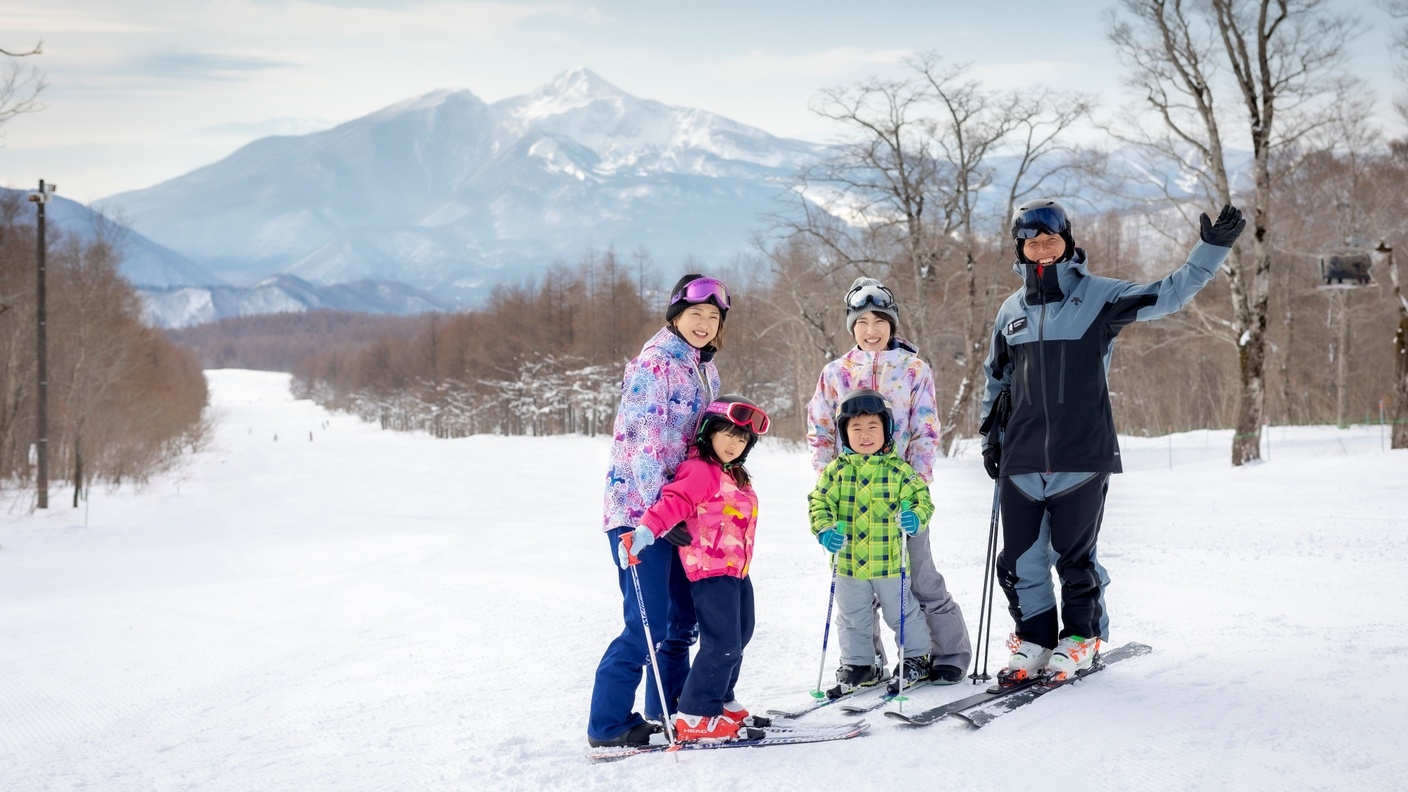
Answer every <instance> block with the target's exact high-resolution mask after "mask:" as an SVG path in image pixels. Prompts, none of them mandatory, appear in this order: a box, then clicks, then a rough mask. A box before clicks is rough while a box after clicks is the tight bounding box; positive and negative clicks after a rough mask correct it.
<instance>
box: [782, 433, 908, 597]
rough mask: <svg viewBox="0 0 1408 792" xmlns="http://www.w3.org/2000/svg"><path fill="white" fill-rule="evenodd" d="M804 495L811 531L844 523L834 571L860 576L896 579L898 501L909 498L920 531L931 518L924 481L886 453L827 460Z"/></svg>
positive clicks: (895, 457)
mask: <svg viewBox="0 0 1408 792" xmlns="http://www.w3.org/2000/svg"><path fill="white" fill-rule="evenodd" d="M807 499H808V501H809V502H810V505H811V520H812V534H813V535H816V534H820V533H821V532H822V531H825V530H826V529H828V528H832V527H834V526H836V525H837V524H838V523H841V524H844V526H845V534H846V546H845V547H842V548H841V552H839V553H837V554H836V572H837V574H840V575H845V576H847V577H853V578H860V579H861V580H870V579H871V578H887V577H899V574H900V539H901V538H902V537H903V536H904V531H903V530H902V529H901V528H900V520H899V514H900V510H901V504H902V503H904V502H905V501H909V503H910V510H911V511H913V512H914V513H915V514H916V515H918V517H919V525H920V530H927V529H928V526H929V518H931V517H933V516H934V503H933V501H931V500H930V499H929V485H927V484H925V483H924V479H922V478H920V477H919V474H918V473H916V472H915V470H914V468H912V467H910V466H909V464H908V463H906V462H905V461H904V460H902V459H900V458H899V457H897V456H895V455H894V454H893V453H891V452H884V453H880V454H871V455H869V456H862V455H861V454H854V453H851V454H842V455H841V456H839V457H837V458H835V459H833V460H831V462H830V463H828V464H827V465H826V468H825V469H824V470H822V471H821V476H820V478H818V479H817V482H816V489H814V490H812V493H811V495H809V496H807Z"/></svg>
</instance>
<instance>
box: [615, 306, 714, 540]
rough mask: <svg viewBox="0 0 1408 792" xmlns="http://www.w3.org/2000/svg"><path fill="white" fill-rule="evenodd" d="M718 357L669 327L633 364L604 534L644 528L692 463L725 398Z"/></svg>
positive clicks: (624, 385) (619, 417)
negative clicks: (701, 434)
mask: <svg viewBox="0 0 1408 792" xmlns="http://www.w3.org/2000/svg"><path fill="white" fill-rule="evenodd" d="M707 349H709V350H710V352H712V349H713V348H712V347H707ZM711 358H712V354H701V353H700V350H698V349H695V348H694V347H692V346H690V345H689V342H687V341H685V340H684V339H683V338H680V337H679V336H677V335H675V334H674V333H673V332H671V331H670V328H668V327H664V328H661V329H660V332H658V333H656V334H655V335H654V336H652V337H651V339H650V340H649V341H647V342H645V348H643V349H641V351H640V354H639V355H636V356H635V358H633V359H632V360H631V362H629V363H627V364H626V371H625V375H624V376H623V377H622V379H621V406H620V408H619V409H617V411H616V423H615V426H614V427H613V428H612V442H611V467H610V469H608V470H607V472H606V495H605V497H604V499H603V500H604V503H603V508H602V526H601V527H602V530H606V531H609V530H611V529H613V528H617V527H627V528H634V527H636V526H637V525H639V524H640V516H641V515H642V514H644V513H645V509H646V507H647V506H649V505H650V504H652V503H654V502H655V501H656V500H658V499H659V497H660V488H661V487H663V486H664V485H665V482H667V481H669V480H670V478H671V477H673V476H674V475H675V469H676V468H678V467H679V465H680V463H681V462H684V459H685V455H686V454H688V453H689V449H690V447H691V445H692V444H693V442H694V431H695V429H697V428H698V427H699V416H700V414H701V413H703V412H704V408H705V407H707V406H708V405H709V402H711V401H713V400H714V397H715V396H716V395H718V393H719V370H718V369H717V368H716V367H715V366H714V364H713V362H712V361H711ZM671 525H674V523H671Z"/></svg>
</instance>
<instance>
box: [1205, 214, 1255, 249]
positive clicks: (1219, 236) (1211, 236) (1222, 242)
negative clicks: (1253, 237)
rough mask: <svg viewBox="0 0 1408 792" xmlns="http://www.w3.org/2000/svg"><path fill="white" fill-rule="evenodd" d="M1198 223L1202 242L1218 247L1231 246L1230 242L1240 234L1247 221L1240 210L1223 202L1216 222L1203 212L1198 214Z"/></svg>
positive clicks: (1234, 240) (1235, 239)
mask: <svg viewBox="0 0 1408 792" xmlns="http://www.w3.org/2000/svg"><path fill="white" fill-rule="evenodd" d="M1198 225H1199V226H1200V227H1201V228H1202V237H1203V241H1204V242H1206V243H1208V244H1209V245H1217V246H1218V247H1232V243H1233V242H1236V241H1237V237H1239V236H1241V235H1242V229H1244V228H1246V227H1247V221H1246V220H1243V219H1242V210H1240V209H1238V208H1237V207H1235V206H1233V205H1232V204H1223V205H1222V211H1221V212H1218V214H1217V222H1215V223H1214V222H1212V221H1211V220H1208V215H1207V213H1206V212H1204V213H1203V214H1200V215H1198Z"/></svg>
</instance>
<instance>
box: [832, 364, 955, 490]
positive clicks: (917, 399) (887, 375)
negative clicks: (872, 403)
mask: <svg viewBox="0 0 1408 792" xmlns="http://www.w3.org/2000/svg"><path fill="white" fill-rule="evenodd" d="M860 388H873V389H875V390H877V391H880V395H882V396H884V397H885V401H886V402H888V403H889V405H890V412H891V413H893V414H894V416H895V432H894V448H893V449H892V450H893V451H894V452H895V455H896V456H898V457H899V458H900V459H903V460H904V461H906V462H908V463H909V464H910V467H913V468H914V470H915V471H916V472H917V473H919V477H920V478H922V479H924V481H925V483H931V482H933V480H934V459H935V458H936V457H937V456H938V454H939V413H938V407H937V404H936V401H937V397H936V396H935V395H934V372H933V370H932V369H930V368H929V364H928V363H925V362H924V361H923V360H920V359H919V354H918V352H916V351H915V349H914V347H912V346H910V345H909V342H907V341H905V340H904V339H902V338H896V339H894V341H893V342H892V343H891V344H890V348H889V349H882V350H880V351H879V352H866V351H865V350H862V349H861V348H860V347H858V346H857V347H851V349H850V351H848V352H846V354H844V355H842V356H841V357H839V358H836V359H835V360H833V361H831V362H830V363H827V364H826V367H825V368H823V369H822V370H821V379H820V380H819V381H818V382H817V384H816V393H814V394H813V395H812V400H811V401H810V402H809V403H808V404H807V445H809V446H811V449H812V467H814V468H816V472H817V473H818V474H820V473H821V471H822V470H825V469H826V464H827V463H828V462H830V461H831V460H833V459H835V458H836V457H837V456H838V455H839V453H840V450H841V438H840V437H839V436H838V435H837V432H836V411H837V410H838V409H839V408H840V406H841V400H842V399H844V398H846V395H847V394H849V393H850V392H851V391H854V390H858V389H860Z"/></svg>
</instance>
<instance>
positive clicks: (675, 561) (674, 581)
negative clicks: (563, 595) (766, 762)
mask: <svg viewBox="0 0 1408 792" xmlns="http://www.w3.org/2000/svg"><path fill="white" fill-rule="evenodd" d="M630 532H631V529H630V528H617V529H615V530H611V531H607V532H606V537H607V540H608V541H609V543H610V547H611V565H612V566H613V567H615V568H616V571H617V580H618V582H619V583H620V585H621V596H622V599H623V602H622V606H621V615H622V616H623V617H624V619H625V629H623V630H622V631H621V634H620V635H618V636H616V638H615V640H613V641H612V642H611V645H610V646H608V647H606V654H604V655H602V658H601V663H600V664H599V665H598V666H597V668H596V684H595V686H594V687H593V688H592V708H591V715H590V717H589V718H588V720H587V737H589V738H591V739H593V740H610V739H612V738H614V737H618V736H620V735H621V734H623V733H625V732H626V730H628V729H631V728H634V727H635V726H636V725H638V724H640V723H642V722H643V720H644V719H643V718H642V717H641V715H640V714H639V713H638V712H636V711H635V705H636V690H637V689H639V688H640V678H641V673H642V672H645V676H646V680H647V681H646V689H645V713H646V717H648V718H650V719H651V720H661V719H663V717H664V715H663V714H662V713H661V709H660V694H659V693H658V692H657V691H656V687H655V675H654V674H652V673H650V672H649V670H648V668H647V664H648V663H649V662H650V655H649V653H648V650H647V647H646V642H645V628H644V627H643V626H642V624H641V620H640V606H639V605H638V604H637V602H636V589H635V584H634V583H633V582H632V581H631V573H630V570H625V569H621V567H620V566H617V562H616V546H617V545H618V544H619V543H620V541H621V537H622V536H623V535H625V534H628V533H630ZM636 557H637V558H639V559H640V563H639V564H636V566H635V570H636V574H637V575H638V576H639V577H640V591H641V597H642V598H643V599H644V600H645V613H646V618H647V619H649V620H650V635H651V637H652V638H654V639H655V656H656V658H657V659H658V660H659V661H660V677H661V679H662V680H663V681H664V684H665V690H666V695H667V697H668V698H669V704H670V707H669V709H670V711H671V712H675V711H676V702H677V701H678V700H679V697H680V691H681V690H683V689H684V681H685V677H687V676H688V675H689V647H690V646H692V645H693V644H694V638H695V622H694V601H693V599H692V598H691V597H690V594H689V579H688V578H686V577H685V576H684V567H683V566H681V565H680V554H679V552H677V548H676V547H675V546H674V545H672V544H670V543H669V542H666V541H663V540H661V541H657V542H655V543H654V544H652V545H650V546H649V547H647V548H645V549H644V550H642V551H640V552H639V553H638V554H637V555H636Z"/></svg>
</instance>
